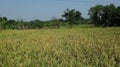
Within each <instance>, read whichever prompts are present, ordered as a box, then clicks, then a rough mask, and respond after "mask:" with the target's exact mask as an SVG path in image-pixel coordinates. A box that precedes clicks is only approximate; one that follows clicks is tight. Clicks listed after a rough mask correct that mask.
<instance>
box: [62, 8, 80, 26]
mask: <svg viewBox="0 0 120 67" xmlns="http://www.w3.org/2000/svg"><path fill="white" fill-rule="evenodd" d="M62 17H64V18H65V20H66V21H67V22H68V24H69V27H70V28H72V25H73V24H74V23H75V22H76V21H78V20H80V19H81V12H79V11H76V10H75V9H72V10H69V9H67V10H66V11H64V14H63V15H62Z"/></svg>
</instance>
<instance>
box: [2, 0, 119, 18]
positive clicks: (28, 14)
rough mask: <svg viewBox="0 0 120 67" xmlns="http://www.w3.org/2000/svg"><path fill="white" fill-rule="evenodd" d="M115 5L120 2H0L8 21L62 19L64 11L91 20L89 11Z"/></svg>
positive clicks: (26, 0)
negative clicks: (67, 10)
mask: <svg viewBox="0 0 120 67" xmlns="http://www.w3.org/2000/svg"><path fill="white" fill-rule="evenodd" d="M111 3H112V4H114V5H116V6H120V0H0V16H6V17H7V18H8V19H16V20H19V19H22V20H34V19H40V20H50V19H52V18H53V17H56V18H61V15H62V14H63V13H64V11H65V10H66V9H67V8H68V9H76V10H78V11H80V12H81V13H82V17H84V18H89V16H88V10H89V9H90V8H91V7H93V6H95V5H97V4H102V5H108V4H111Z"/></svg>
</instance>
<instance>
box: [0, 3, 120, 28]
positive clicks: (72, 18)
mask: <svg viewBox="0 0 120 67" xmlns="http://www.w3.org/2000/svg"><path fill="white" fill-rule="evenodd" d="M88 12H89V13H88V15H89V16H90V18H89V19H85V18H83V17H82V16H81V12H80V11H77V10H75V9H71V10H70V9H66V11H64V13H63V14H62V15H61V17H62V18H60V19H57V18H56V17H53V18H52V19H51V20H49V21H41V20H39V19H36V20H31V21H23V20H14V19H10V20H8V19H7V17H0V29H40V28H60V26H63V25H69V28H72V26H73V25H79V24H94V25H95V26H100V27H113V26H120V6H118V7H116V6H115V5H114V4H110V5H105V6H103V5H96V6H94V7H91V8H90V9H89V11H88Z"/></svg>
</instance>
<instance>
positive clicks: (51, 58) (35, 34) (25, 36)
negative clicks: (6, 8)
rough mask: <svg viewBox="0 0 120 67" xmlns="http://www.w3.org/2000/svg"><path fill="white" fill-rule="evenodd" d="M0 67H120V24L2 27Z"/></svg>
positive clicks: (0, 35) (0, 34)
mask: <svg viewBox="0 0 120 67" xmlns="http://www.w3.org/2000/svg"><path fill="white" fill-rule="evenodd" d="M0 67H120V28H119V27H116V28H114V27H113V28H73V29H40V30H39V29H38V30H3V31H1V32H0Z"/></svg>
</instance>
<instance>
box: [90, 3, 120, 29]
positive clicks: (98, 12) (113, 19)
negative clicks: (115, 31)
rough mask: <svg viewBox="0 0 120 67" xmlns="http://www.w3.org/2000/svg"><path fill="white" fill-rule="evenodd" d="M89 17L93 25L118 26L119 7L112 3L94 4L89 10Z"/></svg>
mask: <svg viewBox="0 0 120 67" xmlns="http://www.w3.org/2000/svg"><path fill="white" fill-rule="evenodd" d="M89 15H90V19H91V20H92V23H93V24H94V25H95V26H105V27H107V26H109V27H111V26H120V23H119V20H120V16H119V7H117V8H116V6H114V5H113V4H110V5H106V6H103V5H96V6H94V7H92V8H90V10H89Z"/></svg>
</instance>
